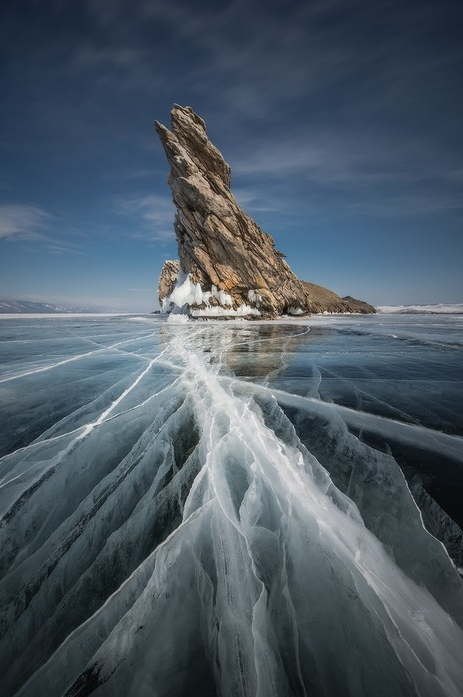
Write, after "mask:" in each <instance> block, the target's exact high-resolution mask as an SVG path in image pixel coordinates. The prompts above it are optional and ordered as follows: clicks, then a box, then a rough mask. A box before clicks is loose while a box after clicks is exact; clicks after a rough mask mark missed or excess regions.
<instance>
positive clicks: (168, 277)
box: [158, 260, 180, 307]
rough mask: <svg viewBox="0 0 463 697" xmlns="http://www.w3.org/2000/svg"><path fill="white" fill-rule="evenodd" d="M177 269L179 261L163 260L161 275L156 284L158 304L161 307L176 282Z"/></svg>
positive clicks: (178, 268)
mask: <svg viewBox="0 0 463 697" xmlns="http://www.w3.org/2000/svg"><path fill="white" fill-rule="evenodd" d="M179 270H180V262H179V261H170V260H168V261H165V262H164V266H163V267H162V271H161V275H160V277H159V286H158V293H159V304H160V306H161V307H163V306H164V304H165V302H166V298H168V297H169V295H170V294H171V293H172V291H173V290H174V288H175V286H176V284H177V278H178V272H179Z"/></svg>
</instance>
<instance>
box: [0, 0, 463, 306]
mask: <svg viewBox="0 0 463 697" xmlns="http://www.w3.org/2000/svg"><path fill="white" fill-rule="evenodd" d="M462 35H463V6H462V5H461V3H459V2H457V1H449V0H436V1H434V2H428V1H427V0H420V1H414V0H410V1H404V0H400V1H392V0H384V1H383V0H375V1H374V2H372V0H358V1H355V0H353V1H350V0H349V1H348V0H316V1H312V0H304V1H302V0H267V1H266V2H262V1H261V0H259V1H257V0H230V1H225V0H214V1H212V0H203V1H200V0H159V1H158V0H139V1H137V0H132V1H131V2H129V1H128V0H79V1H78V0H40V1H39V0H35V1H33V0H29V1H26V0H17V1H16V2H11V3H3V9H2V10H1V17H0V38H1V41H0V50H1V65H2V66H3V67H2V70H1V77H0V82H1V85H0V89H1V95H2V109H1V117H0V118H1V135H2V138H1V152H0V298H3V299H5V298H10V299H14V298H16V299H29V300H38V301H51V302H53V301H55V302H59V303H68V304H79V305H85V306H94V307H101V308H110V309H117V310H128V311H146V312H149V311H151V310H153V309H155V308H156V307H157V296H156V288H157V279H158V276H159V272H160V270H161V267H162V264H163V262H164V260H165V259H174V258H176V256H177V246H176V242H175V237H174V232H173V219H174V208H173V204H172V203H171V199H170V191H169V189H168V186H167V183H166V177H167V173H168V166H167V162H166V159H165V155H164V152H163V150H162V147H161V144H160V142H159V141H158V139H157V136H156V134H155V132H154V128H153V121H154V120H155V119H157V120H159V121H161V122H162V123H164V124H166V125H169V113H170V109H171V107H172V104H173V103H174V102H177V103H179V104H182V105H190V106H192V107H193V108H194V110H195V111H196V112H197V113H199V114H200V115H201V116H202V117H203V118H204V119H205V121H206V123H207V127H208V134H209V136H210V138H211V139H212V141H213V142H214V143H215V145H216V146H217V147H218V148H219V149H220V150H221V152H222V153H223V155H224V157H225V159H226V160H227V161H228V162H229V163H230V165H231V167H232V188H233V191H234V193H235V195H236V197H237V199H238V201H239V202H240V203H241V205H242V206H243V208H244V209H245V210H246V212H247V213H248V214H250V215H251V216H253V217H254V219H255V220H256V221H257V222H258V223H259V225H260V226H261V227H262V228H263V229H264V230H265V231H266V232H268V233H270V234H271V235H273V236H274V238H275V240H276V246H277V248H278V249H280V250H281V251H283V252H284V253H285V254H286V255H287V258H288V262H289V263H290V265H291V266H292V268H293V270H294V271H295V272H296V273H297V274H298V275H299V276H300V277H301V278H303V279H305V280H309V281H312V282H315V283H320V284H322V285H326V286H327V287H329V288H331V289H333V290H335V291H336V292H338V293H339V294H340V295H346V294H350V295H354V296H356V297H360V298H363V299H365V300H368V301H369V302H372V303H373V304H375V305H380V304H401V303H433V302H448V303H451V302H463V273H462V259H463V234H462V212H463V210H462V209H463V195H462V184H463V158H462V155H463V135H462V132H463V129H462V122H461V118H462V113H463V109H462V106H463V85H462V76H463V43H462V41H461V37H462Z"/></svg>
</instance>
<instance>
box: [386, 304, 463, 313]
mask: <svg viewBox="0 0 463 697" xmlns="http://www.w3.org/2000/svg"><path fill="white" fill-rule="evenodd" d="M376 309H377V311H378V312H383V313H387V314H391V313H396V314H400V315H418V314H419V315H421V314H425V315H461V314H463V303H453V304H449V305H446V304H444V303H436V304H434V305H380V306H379V307H377V308H376Z"/></svg>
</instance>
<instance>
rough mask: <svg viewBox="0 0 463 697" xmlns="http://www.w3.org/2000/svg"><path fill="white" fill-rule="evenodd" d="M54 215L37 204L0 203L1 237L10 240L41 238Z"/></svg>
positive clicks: (44, 236)
mask: <svg viewBox="0 0 463 697" xmlns="http://www.w3.org/2000/svg"><path fill="white" fill-rule="evenodd" d="M52 217H53V216H52V215H51V214H50V213H47V211H45V210H43V208H39V207H37V206H28V205H24V204H16V203H4V204H0V238H3V239H9V240H27V241H31V240H41V241H47V240H48V239H49V238H48V236H47V235H46V234H45V233H44V229H45V228H46V227H47V224H48V223H50V221H51V220H52Z"/></svg>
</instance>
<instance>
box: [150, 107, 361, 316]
mask: <svg viewBox="0 0 463 697" xmlns="http://www.w3.org/2000/svg"><path fill="white" fill-rule="evenodd" d="M171 123H172V130H171V131H169V129H167V128H166V127H165V126H163V125H162V124H160V123H159V122H156V131H157V133H158V135H159V137H160V139H161V142H162V145H163V147H164V150H165V152H166V155H167V159H168V162H169V164H170V168H171V170H170V173H169V177H168V183H169V185H170V187H171V189H172V196H173V200H174V203H175V205H176V207H177V214H176V217H175V233H176V237H177V242H178V248H179V257H180V272H179V277H178V282H177V285H176V287H175V288H174V289H173V274H174V272H175V271H174V266H173V265H174V264H175V262H171V261H169V262H166V264H165V266H164V268H163V270H162V273H161V278H160V284H159V297H160V302H161V304H162V305H165V304H167V309H169V307H177V308H180V307H182V306H183V308H184V309H188V310H189V312H190V314H192V315H197V316H200V315H205V316H210V315H218V314H225V315H229V316H233V315H235V314H239V315H242V316H249V317H256V316H259V317H277V316H280V315H282V314H285V313H289V314H297V315H299V314H300V315H302V314H307V313H309V312H323V311H328V312H346V311H347V312H348V311H370V312H371V311H374V309H370V310H366V309H363V310H359V309H355V310H354V309H352V310H351V305H350V302H348V301H346V300H343V299H342V298H340V297H339V296H338V295H336V293H333V292H332V291H329V290H327V289H326V288H322V287H321V286H316V285H315V284H312V283H305V282H303V281H301V280H299V279H298V278H297V276H295V274H294V273H293V272H292V271H291V269H290V267H289V266H288V264H287V263H286V261H285V260H284V258H283V256H284V255H283V254H282V253H281V252H278V251H277V250H276V249H275V243H274V241H273V239H272V237H271V236H270V235H268V234H267V233H265V232H263V231H262V230H261V229H260V227H259V226H258V225H257V224H256V223H255V222H254V220H252V218H250V217H249V216H248V215H246V213H245V212H244V211H243V210H242V209H241V208H240V206H239V205H238V203H237V202H236V200H235V198H234V196H233V194H232V193H231V190H230V183H231V172H230V167H229V165H228V164H227V163H226V162H225V160H224V159H223V157H222V155H221V153H220V152H219V151H218V150H217V148H216V147H215V146H214V145H213V144H212V143H211V142H210V140H209V139H208V137H207V134H206V125H205V123H204V121H203V120H202V119H201V118H200V117H199V116H198V115H197V114H195V113H194V111H193V110H192V109H191V107H182V106H179V105H177V104H175V105H174V107H173V109H172V112H171ZM358 302H361V301H358ZM365 307H367V306H366V304H365ZM368 307H370V308H371V306H368ZM352 308H353V306H352Z"/></svg>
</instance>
